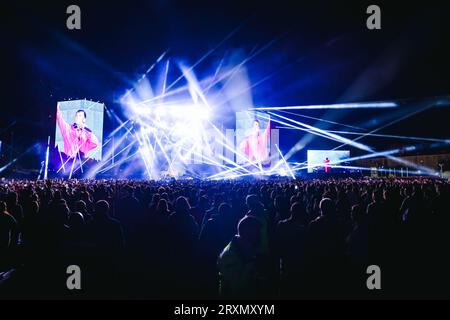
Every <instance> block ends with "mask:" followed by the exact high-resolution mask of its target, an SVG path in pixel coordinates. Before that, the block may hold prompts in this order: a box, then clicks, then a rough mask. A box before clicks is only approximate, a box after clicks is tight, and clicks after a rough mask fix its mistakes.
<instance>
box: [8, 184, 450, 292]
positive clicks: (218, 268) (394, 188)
mask: <svg viewBox="0 0 450 320" xmlns="http://www.w3.org/2000/svg"><path fill="white" fill-rule="evenodd" d="M449 191H450V184H449V183H448V181H444V180H439V179H428V178H408V179H406V178H405V179H400V178H391V179H369V178H364V179H349V178H347V179H338V180H337V179H327V180H253V181H244V180H236V181H197V180H183V181H180V180H178V181H175V180H173V181H132V180H46V181H44V180H38V181H29V180H16V181H14V180H3V181H2V182H1V184H0V297H4V298H71V297H73V298H150V299H152V298H154V299H176V298H189V299H201V298H203V299H205V298H206V299H208V298H209V299H216V298H224V299H239V298H248V299H298V298H364V297H371V296H377V295H382V296H383V297H393V298H395V297H398V298H408V297H450V281H449V279H450V274H449V273H448V270H450V269H449V267H450V262H449V260H450V259H449V258H448V252H449V251H448V244H449V243H450V232H448V230H449V227H450V210H449V205H450V203H449V201H450V198H449V193H450V192H449ZM71 265H76V266H78V267H79V269H80V270H81V279H82V280H81V290H69V289H68V288H67V283H66V280H67V278H68V276H69V275H68V273H67V267H68V266H71ZM370 265H376V266H378V267H379V268H380V270H381V290H379V291H378V292H375V291H371V290H368V288H367V283H366V281H367V278H368V277H369V275H368V274H367V268H368V266H370Z"/></svg>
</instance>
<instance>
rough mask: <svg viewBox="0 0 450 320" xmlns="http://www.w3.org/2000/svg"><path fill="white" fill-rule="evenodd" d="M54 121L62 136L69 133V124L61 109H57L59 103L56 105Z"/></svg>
mask: <svg viewBox="0 0 450 320" xmlns="http://www.w3.org/2000/svg"><path fill="white" fill-rule="evenodd" d="M56 123H57V124H58V127H59V130H60V131H61V134H62V136H63V137H66V136H67V135H68V133H69V128H70V125H69V124H68V123H67V122H66V121H65V120H64V118H63V116H62V114H61V110H60V109H59V103H58V105H57V106H56Z"/></svg>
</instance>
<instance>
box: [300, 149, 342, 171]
mask: <svg viewBox="0 0 450 320" xmlns="http://www.w3.org/2000/svg"><path fill="white" fill-rule="evenodd" d="M348 158H350V151H348V150H308V152H307V160H308V173H312V172H314V171H319V172H320V171H321V172H325V173H331V172H332V170H333V168H334V167H336V166H343V165H344V164H345V160H346V159H348Z"/></svg>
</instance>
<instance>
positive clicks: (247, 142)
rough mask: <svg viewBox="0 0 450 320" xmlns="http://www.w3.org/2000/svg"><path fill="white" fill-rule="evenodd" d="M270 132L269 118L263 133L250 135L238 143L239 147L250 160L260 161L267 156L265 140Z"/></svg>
mask: <svg viewBox="0 0 450 320" xmlns="http://www.w3.org/2000/svg"><path fill="white" fill-rule="evenodd" d="M269 133H270V120H269V123H268V124H267V128H266V130H265V131H264V133H263V134H262V135H261V134H258V135H250V136H248V137H246V138H245V139H244V140H243V141H242V142H241V144H240V149H241V151H242V152H243V153H245V154H246V155H247V156H248V159H249V160H250V161H258V162H262V161H264V160H265V159H266V158H267V140H268V138H269Z"/></svg>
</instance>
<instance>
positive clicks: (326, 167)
mask: <svg viewBox="0 0 450 320" xmlns="http://www.w3.org/2000/svg"><path fill="white" fill-rule="evenodd" d="M323 163H324V164H325V165H324V169H325V172H326V173H330V171H331V167H330V159H328V158H325V160H324V161H323Z"/></svg>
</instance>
